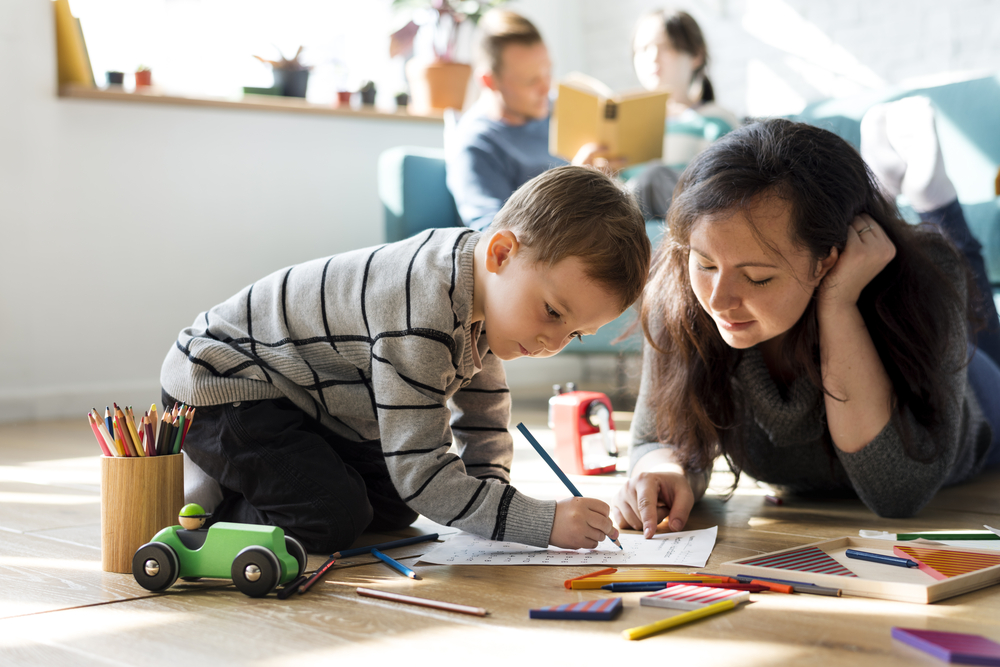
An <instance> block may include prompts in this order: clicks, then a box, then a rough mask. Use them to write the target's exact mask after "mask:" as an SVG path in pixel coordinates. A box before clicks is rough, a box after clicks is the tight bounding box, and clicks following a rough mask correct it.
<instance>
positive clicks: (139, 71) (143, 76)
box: [135, 65, 153, 88]
mask: <svg viewBox="0 0 1000 667" xmlns="http://www.w3.org/2000/svg"><path fill="white" fill-rule="evenodd" d="M152 85H153V70H151V69H149V68H148V67H146V66H145V65H139V66H138V67H137V68H136V69H135V87H136V88H141V87H143V86H152Z"/></svg>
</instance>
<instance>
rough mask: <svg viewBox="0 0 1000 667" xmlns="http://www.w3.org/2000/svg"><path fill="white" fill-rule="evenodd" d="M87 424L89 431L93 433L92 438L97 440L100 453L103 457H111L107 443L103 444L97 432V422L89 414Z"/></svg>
mask: <svg viewBox="0 0 1000 667" xmlns="http://www.w3.org/2000/svg"><path fill="white" fill-rule="evenodd" d="M87 423H88V424H90V430H91V431H93V432H94V437H95V438H97V444H98V446H99V447H100V448H101V453H102V454H104V455H105V456H111V450H110V449H108V443H106V442H104V436H103V435H101V432H100V431H98V430H97V422H95V421H94V415H92V414H91V413H89V412H88V413H87Z"/></svg>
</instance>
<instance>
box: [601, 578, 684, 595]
mask: <svg viewBox="0 0 1000 667" xmlns="http://www.w3.org/2000/svg"><path fill="white" fill-rule="evenodd" d="M678 583H682V584H687V583H691V582H688V581H682V582H678ZM666 587H667V582H666V581H618V582H615V583H613V584H604V585H603V586H601V588H603V589H604V590H606V591H611V592H612V593H635V592H645V591H662V590H663V589H664V588H666Z"/></svg>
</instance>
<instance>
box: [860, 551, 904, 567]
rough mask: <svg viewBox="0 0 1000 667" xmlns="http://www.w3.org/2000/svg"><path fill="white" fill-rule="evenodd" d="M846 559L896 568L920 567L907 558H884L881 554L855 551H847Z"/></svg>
mask: <svg viewBox="0 0 1000 667" xmlns="http://www.w3.org/2000/svg"><path fill="white" fill-rule="evenodd" d="M847 557H848V558H856V559H857V560H867V561H871V562H873V563H882V564H883V565H895V566H896V567H917V566H918V565H920V563H918V562H917V561H915V560H910V559H909V558H899V557H898V556H884V555H882V554H873V553H870V552H868V551H858V550H857V549H848V550H847Z"/></svg>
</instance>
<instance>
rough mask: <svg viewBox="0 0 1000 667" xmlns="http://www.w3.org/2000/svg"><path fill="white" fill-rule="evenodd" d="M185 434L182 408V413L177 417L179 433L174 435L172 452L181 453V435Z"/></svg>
mask: <svg viewBox="0 0 1000 667" xmlns="http://www.w3.org/2000/svg"><path fill="white" fill-rule="evenodd" d="M183 435H184V411H183V410H181V412H180V415H179V416H178V417H177V433H176V434H174V437H173V441H174V444H173V446H172V447H171V449H170V453H171V454H180V452H181V436H183Z"/></svg>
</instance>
